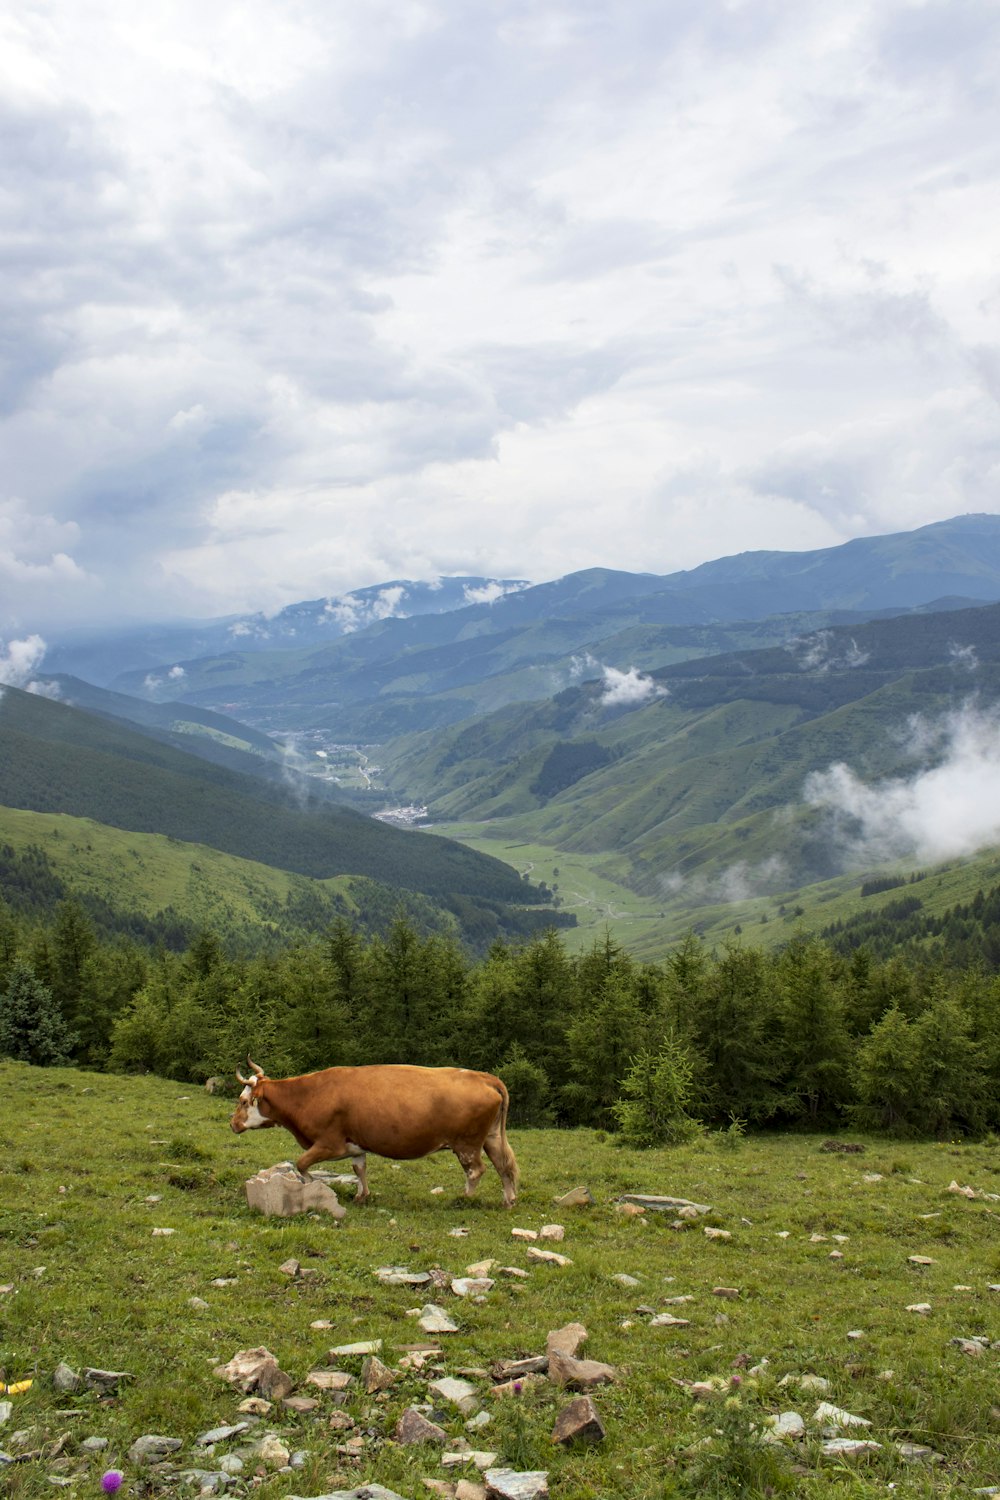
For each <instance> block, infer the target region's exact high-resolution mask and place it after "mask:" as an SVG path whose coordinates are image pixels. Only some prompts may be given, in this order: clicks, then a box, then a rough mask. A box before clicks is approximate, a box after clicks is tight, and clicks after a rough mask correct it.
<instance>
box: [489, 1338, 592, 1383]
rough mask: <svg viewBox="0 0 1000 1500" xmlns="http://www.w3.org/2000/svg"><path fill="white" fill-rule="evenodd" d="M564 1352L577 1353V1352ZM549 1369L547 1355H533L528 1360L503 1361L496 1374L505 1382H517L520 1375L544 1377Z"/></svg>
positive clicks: (497, 1367)
mask: <svg viewBox="0 0 1000 1500" xmlns="http://www.w3.org/2000/svg"><path fill="white" fill-rule="evenodd" d="M576 1347H579V1346H576ZM564 1352H571V1353H575V1352H576V1350H575V1349H573V1350H571V1351H564ZM548 1368H549V1356H548V1355H547V1354H533V1355H530V1356H529V1357H528V1358H527V1359H502V1360H501V1361H500V1363H499V1364H498V1365H497V1366H496V1373H497V1374H498V1375H501V1376H502V1377H503V1379H504V1380H517V1378H518V1377H519V1376H520V1375H544V1374H545V1372H546V1370H547V1369H548Z"/></svg>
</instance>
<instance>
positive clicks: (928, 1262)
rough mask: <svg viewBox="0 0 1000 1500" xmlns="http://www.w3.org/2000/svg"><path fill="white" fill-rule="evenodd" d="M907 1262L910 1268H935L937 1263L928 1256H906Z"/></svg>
mask: <svg viewBox="0 0 1000 1500" xmlns="http://www.w3.org/2000/svg"><path fill="white" fill-rule="evenodd" d="M906 1258H907V1260H908V1261H909V1263H910V1265H911V1266H936V1265H937V1261H936V1260H933V1259H932V1258H931V1257H930V1256H929V1255H908V1256H907V1257H906Z"/></svg>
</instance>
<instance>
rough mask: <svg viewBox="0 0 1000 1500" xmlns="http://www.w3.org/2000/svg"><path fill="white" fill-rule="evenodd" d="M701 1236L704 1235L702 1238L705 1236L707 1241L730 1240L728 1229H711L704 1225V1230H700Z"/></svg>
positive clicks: (709, 1226)
mask: <svg viewBox="0 0 1000 1500" xmlns="http://www.w3.org/2000/svg"><path fill="white" fill-rule="evenodd" d="M702 1234H704V1236H705V1238H706V1239H707V1240H731V1239H732V1235H731V1234H730V1232H729V1230H728V1229H713V1228H712V1226H711V1225H710V1224H706V1225H705V1228H704V1229H703V1230H702Z"/></svg>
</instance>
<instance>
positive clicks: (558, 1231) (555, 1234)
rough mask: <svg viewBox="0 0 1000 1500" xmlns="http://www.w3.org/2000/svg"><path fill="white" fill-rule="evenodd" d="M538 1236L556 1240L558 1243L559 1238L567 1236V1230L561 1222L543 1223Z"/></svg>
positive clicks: (543, 1238) (541, 1238)
mask: <svg viewBox="0 0 1000 1500" xmlns="http://www.w3.org/2000/svg"><path fill="white" fill-rule="evenodd" d="M538 1238H539V1239H540V1240H555V1241H556V1243H558V1242H559V1240H562V1239H565V1238H566V1230H565V1229H564V1228H563V1226H562V1225H561V1224H543V1225H542V1227H541V1229H540V1230H539V1231H538Z"/></svg>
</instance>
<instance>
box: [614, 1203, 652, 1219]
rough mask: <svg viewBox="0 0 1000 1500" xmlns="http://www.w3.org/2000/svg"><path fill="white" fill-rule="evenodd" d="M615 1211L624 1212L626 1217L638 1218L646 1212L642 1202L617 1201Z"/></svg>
mask: <svg viewBox="0 0 1000 1500" xmlns="http://www.w3.org/2000/svg"><path fill="white" fill-rule="evenodd" d="M615 1212H616V1213H619V1214H624V1216H625V1218H626V1219H638V1218H641V1217H642V1215H643V1214H644V1213H645V1212H646V1210H645V1209H644V1208H643V1206H642V1204H641V1203H616V1204H615Z"/></svg>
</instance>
